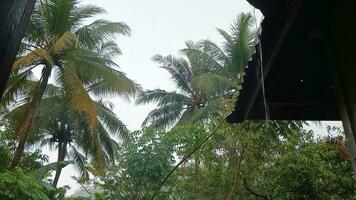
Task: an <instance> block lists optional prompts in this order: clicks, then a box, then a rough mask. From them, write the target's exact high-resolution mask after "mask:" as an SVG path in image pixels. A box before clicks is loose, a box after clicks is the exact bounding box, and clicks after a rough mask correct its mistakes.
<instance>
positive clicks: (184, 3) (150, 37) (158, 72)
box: [46, 0, 253, 194]
mask: <svg viewBox="0 0 356 200" xmlns="http://www.w3.org/2000/svg"><path fill="white" fill-rule="evenodd" d="M83 2H84V3H85V4H95V5H97V6H100V7H102V8H104V9H106V10H107V12H108V13H107V14H105V15H102V16H100V18H104V19H109V20H112V21H123V22H125V23H127V24H128V25H129V26H130V27H131V29H132V36H131V37H120V38H118V41H117V42H118V44H119V45H120V48H121V49H122V51H123V55H122V56H121V57H119V58H118V59H117V62H118V64H119V65H120V66H121V70H122V71H123V72H125V73H126V74H127V75H128V77H129V78H131V79H133V80H135V81H136V82H137V83H139V84H140V85H141V86H142V87H143V88H145V89H155V88H161V89H165V90H174V86H173V85H172V84H171V83H170V81H169V76H168V73H167V72H165V71H164V70H163V69H160V68H158V65H157V64H155V63H153V62H152V61H151V57H152V56H153V55H154V54H162V55H167V54H174V55H177V53H178V50H179V49H181V48H183V47H184V42H185V41H186V40H193V41H197V40H201V39H210V40H212V41H215V42H217V43H220V42H221V41H222V38H221V37H220V36H219V34H218V33H217V31H216V28H223V29H228V28H229V24H230V23H231V22H232V21H233V20H234V18H235V17H236V16H237V15H238V14H239V13H241V12H252V11H253V9H252V8H251V6H250V5H249V4H248V3H247V2H246V1H245V0H85V1H83ZM110 101H112V102H113V103H114V105H115V108H114V109H115V110H114V111H115V113H117V115H118V116H119V117H120V118H121V120H122V121H123V122H124V123H125V124H126V125H127V126H128V128H129V129H130V130H137V129H139V128H140V125H141V123H142V121H143V120H144V118H145V117H146V115H147V113H148V112H149V111H150V110H151V109H153V108H154V105H146V106H137V105H134V104H133V103H132V102H131V103H128V102H125V101H123V100H121V99H119V98H113V99H110ZM46 153H47V151H46ZM49 154H50V157H51V161H55V160H56V153H55V152H53V153H49ZM75 174H76V173H75V171H74V170H73V168H72V167H71V166H68V167H66V168H64V170H63V172H62V176H61V177H60V180H59V185H60V186H62V185H69V186H71V190H70V191H69V194H72V193H73V192H74V191H75V190H76V189H78V185H77V184H76V183H75V181H74V180H72V179H71V177H70V176H72V175H75Z"/></svg>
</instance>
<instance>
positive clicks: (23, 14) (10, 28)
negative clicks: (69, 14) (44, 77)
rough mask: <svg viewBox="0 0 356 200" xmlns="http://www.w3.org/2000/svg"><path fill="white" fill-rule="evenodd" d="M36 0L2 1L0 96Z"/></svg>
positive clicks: (0, 14)
mask: <svg viewBox="0 0 356 200" xmlns="http://www.w3.org/2000/svg"><path fill="white" fill-rule="evenodd" d="M35 2H36V0H1V2H0V24H1V26H0V98H1V96H2V94H3V91H4V88H5V86H6V82H7V80H8V78H9V75H10V72H11V66H12V63H13V62H14V60H15V58H16V53H17V50H18V48H19V46H20V42H21V39H22V38H23V36H24V34H25V30H26V26H27V23H28V21H29V19H30V16H31V13H32V10H33V7H34V5H35Z"/></svg>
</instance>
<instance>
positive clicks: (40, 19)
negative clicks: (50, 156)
mask: <svg viewBox="0 0 356 200" xmlns="http://www.w3.org/2000/svg"><path fill="white" fill-rule="evenodd" d="M104 12H105V11H104V10H103V9H101V8H99V7H96V6H90V5H88V6H82V5H80V4H79V2H78V1H77V0H41V1H39V2H38V3H37V4H36V6H35V10H34V12H33V14H32V17H31V22H30V24H29V27H28V31H27V34H26V36H25V38H24V40H23V44H22V49H23V51H22V55H21V56H20V57H19V58H18V59H17V61H16V62H15V63H14V65H13V71H14V72H13V77H14V78H15V80H13V81H12V83H13V85H11V81H10V85H9V86H8V89H7V92H8V93H9V95H8V96H14V95H15V96H17V95H19V94H20V96H21V97H23V98H22V100H23V101H22V100H21V101H19V102H20V103H22V104H25V105H26V111H25V112H24V115H23V118H22V120H21V121H20V122H19V124H18V126H17V129H16V133H17V135H18V137H19V143H18V147H17V149H16V151H15V154H14V158H13V161H12V163H11V168H14V167H15V166H16V165H17V164H18V163H19V161H20V159H21V156H22V153H23V151H24V148H25V144H26V141H27V139H28V137H29V133H30V129H31V126H32V124H33V123H32V122H33V121H34V118H35V116H36V114H37V111H38V107H39V104H40V102H41V100H42V98H43V96H44V94H45V91H46V90H47V89H48V87H47V86H48V82H49V79H50V77H51V76H52V77H53V80H54V81H55V83H56V85H60V86H61V87H62V88H63V95H64V96H65V101H67V102H68V104H69V105H70V106H71V107H72V108H73V109H75V110H77V111H78V112H81V114H83V115H85V116H86V122H87V124H88V126H89V127H90V129H91V130H95V129H96V128H97V127H98V121H97V115H98V107H97V105H96V104H95V102H94V101H93V100H92V99H91V97H90V95H94V96H99V97H100V96H108V95H121V96H124V97H126V98H128V97H130V96H132V95H134V94H135V93H136V92H137V90H138V86H137V85H136V84H135V83H134V82H132V81H131V80H130V79H128V78H127V77H126V76H125V74H123V73H122V72H120V71H118V70H117V67H118V66H117V64H115V63H114V62H113V61H112V57H113V56H116V55H118V54H120V49H119V48H118V47H117V45H116V43H114V42H113V39H115V38H116V36H117V35H120V34H122V35H129V33H130V29H129V27H128V26H127V25H126V24H124V23H117V22H111V21H106V20H96V21H94V22H92V23H90V24H88V25H83V22H84V21H85V20H88V19H90V18H91V17H93V16H95V15H97V14H101V13H104ZM35 68H39V69H41V68H42V74H41V78H40V79H39V81H38V82H33V81H30V82H29V81H28V80H31V79H30V78H31V75H32V70H33V69H35ZM27 84H30V85H31V84H34V85H33V87H31V89H30V90H28V89H27V86H25V85H27ZM7 99H8V98H7Z"/></svg>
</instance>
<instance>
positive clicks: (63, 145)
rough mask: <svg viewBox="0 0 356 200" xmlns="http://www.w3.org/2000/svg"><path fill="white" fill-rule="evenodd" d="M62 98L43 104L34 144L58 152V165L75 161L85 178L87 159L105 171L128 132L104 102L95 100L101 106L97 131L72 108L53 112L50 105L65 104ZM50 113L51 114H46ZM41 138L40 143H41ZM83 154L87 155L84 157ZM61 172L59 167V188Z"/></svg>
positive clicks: (57, 175) (63, 108)
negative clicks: (55, 103)
mask: <svg viewBox="0 0 356 200" xmlns="http://www.w3.org/2000/svg"><path fill="white" fill-rule="evenodd" d="M57 98H60V96H58V97H56V98H52V99H48V100H47V99H44V100H43V101H44V102H45V103H44V104H42V103H41V104H40V108H39V109H40V112H41V113H43V114H41V115H39V118H42V119H40V120H38V121H40V124H39V126H38V130H37V134H36V136H37V138H36V140H35V142H36V141H37V142H39V143H40V144H41V145H42V146H43V145H47V146H48V145H49V146H50V147H51V148H52V149H53V148H56V149H57V151H58V159H57V161H58V162H61V161H64V160H65V158H66V157H68V158H69V159H72V160H73V161H74V164H75V165H76V167H77V169H79V171H80V173H81V176H82V178H85V179H87V178H88V177H89V171H90V170H89V168H88V163H87V160H90V162H91V165H92V166H94V167H95V168H96V169H97V170H103V169H104V168H105V167H106V163H108V162H114V156H115V152H116V150H117V148H118V144H117V142H116V141H115V140H114V139H112V137H111V136H114V137H116V139H120V140H122V139H124V138H125V137H126V136H127V135H128V133H129V131H128V129H127V128H126V126H125V125H124V124H123V123H122V122H121V121H120V120H119V118H118V117H117V116H116V115H115V113H113V112H112V111H111V110H110V108H108V107H107V106H106V105H105V103H104V102H103V101H96V102H95V103H96V105H97V107H98V116H97V118H98V125H97V126H98V128H97V129H96V130H95V131H94V132H93V131H91V130H90V129H89V127H88V126H87V125H86V123H85V120H86V119H85V118H84V116H83V115H81V114H80V113H78V112H76V111H75V110H73V109H72V108H71V107H70V106H68V105H65V104H61V107H60V108H59V109H56V110H53V109H52V108H51V107H48V106H49V105H52V104H53V103H54V102H55V101H58V102H63V100H61V99H57ZM47 112H51V115H47V114H46V113H47ZM38 139H40V140H38ZM83 153H84V154H83ZM61 171H62V169H61V168H58V169H57V170H56V174H55V177H54V180H53V186H54V187H56V186H57V183H58V180H59V177H60V174H61Z"/></svg>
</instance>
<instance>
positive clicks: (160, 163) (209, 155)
mask: <svg viewBox="0 0 356 200" xmlns="http://www.w3.org/2000/svg"><path fill="white" fill-rule="evenodd" d="M103 13H105V11H104V10H103V9H102V8H100V7H96V6H93V5H83V4H82V3H81V1H79V0H39V1H37V3H36V6H35V9H34V12H33V15H32V17H31V22H30V24H29V26H28V29H27V33H26V36H25V38H24V40H23V42H22V45H21V49H20V50H19V53H18V58H17V60H16V61H15V62H14V64H13V71H12V74H11V79H10V80H9V82H8V84H7V87H6V91H5V94H4V96H3V97H2V98H1V107H0V117H1V120H0V161H1V162H0V199H10V200H12V199H14V200H15V199H36V200H37V199H39V200H41V199H43V200H44V199H46V200H47V199H51V200H52V199H53V200H54V199H58V200H64V199H67V200H69V199H72V200H74V199H97V200H101V199H162V200H163V199H197V200H203V199H206V200H209V199H212V200H215V199H225V200H230V199H267V200H269V199H277V200H278V199H292V200H293V199H356V195H355V191H356V180H355V178H354V177H353V176H352V169H351V162H350V155H349V150H348V147H347V146H346V145H345V140H344V138H343V133H342V131H339V132H337V133H336V134H330V133H329V136H328V137H321V138H316V137H314V134H313V132H311V131H307V130H305V127H307V126H308V124H307V123H306V122H300V121H268V122H264V121H245V122H243V123H240V124H228V123H226V122H225V117H226V116H227V115H228V114H229V113H230V112H231V110H232V108H233V107H234V106H235V101H236V97H238V94H239V90H240V89H241V84H242V83H243V81H244V80H243V79H244V69H245V67H246V65H247V64H248V60H249V59H250V58H251V55H252V54H253V52H254V48H255V45H256V43H257V42H258V38H257V35H258V34H257V33H258V32H259V28H258V26H257V25H256V24H255V22H254V21H253V18H252V17H251V15H250V14H244V13H242V14H240V15H238V17H237V18H236V20H235V21H234V22H233V23H232V25H231V27H230V29H229V30H228V31H225V30H222V29H218V32H219V34H220V35H221V36H222V38H223V43H222V45H218V44H216V43H214V42H213V41H210V40H201V41H198V42H193V41H187V42H186V47H185V48H184V49H181V50H180V53H181V56H180V57H176V56H174V55H168V56H162V55H155V56H153V58H152V59H153V61H154V62H156V63H157V64H159V66H160V67H161V68H163V69H164V70H166V71H167V72H168V73H169V76H170V78H171V80H172V82H173V83H174V84H175V86H176V90H175V91H166V90H164V89H154V90H143V91H141V88H140V87H139V85H138V84H136V83H135V82H134V81H132V80H130V79H129V78H128V77H126V75H125V74H124V73H123V72H121V71H120V69H119V67H118V64H117V63H115V62H114V60H115V58H116V56H118V55H120V54H121V50H120V49H119V47H118V45H117V43H116V40H117V36H119V35H130V32H131V31H130V28H129V27H128V26H127V25H126V24H125V23H122V22H112V21H108V20H103V19H98V18H97V15H98V14H103ZM136 95H137V96H136ZM117 96H119V97H123V98H124V99H130V98H131V97H137V98H136V104H148V103H156V108H155V109H153V110H152V111H151V112H150V113H149V114H148V116H147V117H146V119H145V120H144V122H143V124H142V125H143V126H142V129H141V130H137V131H134V132H130V131H129V130H128V129H127V127H126V126H125V124H124V123H123V122H122V121H121V120H120V118H119V117H118V116H117V115H116V114H115V112H114V111H113V106H114V105H113V103H111V102H110V101H108V98H111V97H117ZM329 130H334V129H332V128H330V129H329ZM335 130H336V129H335ZM43 147H49V148H50V149H51V150H55V151H57V162H54V163H49V164H48V161H49V157H48V156H47V155H44V154H43V153H42V151H41V149H42V148H43ZM70 164H73V165H74V166H75V167H76V168H77V169H78V172H79V175H78V176H75V177H73V178H74V179H75V180H76V181H77V182H78V184H80V185H81V188H82V189H83V190H84V193H85V194H87V195H85V196H83V197H66V191H67V190H68V186H63V187H58V182H59V180H60V176H61V175H62V174H61V172H62V168H64V167H66V166H67V165H70ZM52 172H54V173H52ZM62 176H63V175H62Z"/></svg>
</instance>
